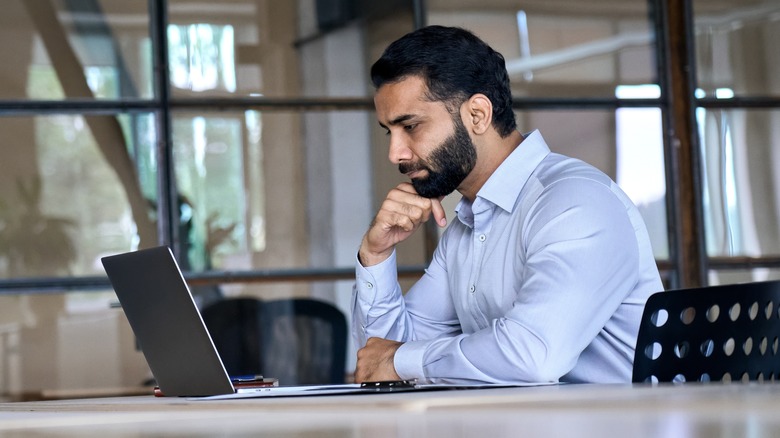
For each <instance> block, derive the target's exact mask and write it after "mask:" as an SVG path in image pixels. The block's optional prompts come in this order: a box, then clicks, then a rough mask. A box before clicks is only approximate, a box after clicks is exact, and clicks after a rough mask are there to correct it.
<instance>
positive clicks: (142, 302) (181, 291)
mask: <svg viewBox="0 0 780 438" xmlns="http://www.w3.org/2000/svg"><path fill="white" fill-rule="evenodd" d="M101 260H102V262H103V267H104V268H105V270H106V273H107V274H108V278H109V280H110V281H111V284H112V286H113V287H114V291H115V292H116V295H117V298H119V302H120V303H121V305H122V309H123V310H124V312H125V315H126V316H127V320H128V321H129V322H130V327H131V328H132V329H133V333H135V336H136V338H137V340H138V343H139V345H140V347H141V351H142V352H143V354H144V357H145V358H146V361H147V363H148V364H149V368H150V369H151V371H152V374H153V375H154V378H155V380H156V381H157V385H158V387H159V390H158V395H161V394H164V395H166V396H212V395H220V394H232V393H235V392H237V386H239V385H240V386H241V391H242V392H243V391H250V390H251V389H252V388H251V387H252V385H251V384H250V383H251V382H248V381H246V380H245V379H239V378H236V379H231V377H230V376H228V373H227V371H226V370H225V367H224V365H223V364H222V360H221V359H220V357H219V353H218V352H217V349H216V347H215V346H214V343H213V342H212V340H211V336H209V332H208V330H207V329H206V325H205V324H204V323H203V319H202V318H201V316H200V312H199V311H198V308H197V306H196V305H195V301H194V300H193V298H192V294H191V293H190V290H189V288H188V287H187V283H186V282H185V280H184V277H183V276H182V273H181V270H180V269H179V266H178V264H177V263H176V259H175V258H174V257H173V253H171V250H170V249H169V248H168V247H167V246H161V247H156V248H150V249H143V250H140V251H135V252H129V253H125V254H119V255H114V256H108V257H103V258H102V259H101ZM234 383H235V384H234ZM259 386H268V383H262V382H261V383H259ZM160 393H161V394H160Z"/></svg>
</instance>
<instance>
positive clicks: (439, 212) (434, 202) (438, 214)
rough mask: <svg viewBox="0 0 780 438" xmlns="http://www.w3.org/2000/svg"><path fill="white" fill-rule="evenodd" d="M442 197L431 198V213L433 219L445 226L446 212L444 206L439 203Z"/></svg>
mask: <svg viewBox="0 0 780 438" xmlns="http://www.w3.org/2000/svg"><path fill="white" fill-rule="evenodd" d="M442 199H443V197H442V198H438V199H431V212H432V213H433V219H434V220H436V223H437V224H439V226H440V227H442V228H443V227H446V226H447V213H446V212H445V211H444V207H443V206H442V205H441V200H442Z"/></svg>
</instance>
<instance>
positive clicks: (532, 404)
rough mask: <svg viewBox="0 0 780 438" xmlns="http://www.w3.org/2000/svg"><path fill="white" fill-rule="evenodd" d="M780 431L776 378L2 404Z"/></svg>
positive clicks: (12, 415)
mask: <svg viewBox="0 0 780 438" xmlns="http://www.w3.org/2000/svg"><path fill="white" fill-rule="evenodd" d="M51 435H56V436H64V437H71V436H72V437H77V436H78V437H93V436H94V437H98V436H99V437H104V436H111V437H138V436H150V435H154V436H181V437H213V436H220V437H234V436H272V437H298V438H301V437H312V438H315V437H316V438H321V437H325V438H330V437H333V438H335V437H351V438H363V437H365V438H373V437H381V438H391V437H398V438H407V437H409V438H412V437H414V438H416V437H445V438H462V437H491V438H493V437H536V436H538V437H557V436H578V437H580V436H598V437H632V438H634V437H664V438H666V437H690V436H699V437H707V436H713V437H728V436H750V437H776V436H780V384H778V383H765V384H737V383H733V384H730V385H720V384H710V385H700V384H687V385H679V386H672V385H660V386H644V385H561V386H540V387H524V388H491V389H479V390H460V391H454V390H450V391H435V392H415V393H389V394H388V393H385V394H368V395H339V396H317V397H305V398H301V397H293V398H275V399H241V400H223V401H191V400H187V399H179V398H154V397H151V396H140V397H137V396H136V397H124V398H100V399H83V400H59V401H41V402H19V403H2V404H0V437H6V436H14V437H18V436H51Z"/></svg>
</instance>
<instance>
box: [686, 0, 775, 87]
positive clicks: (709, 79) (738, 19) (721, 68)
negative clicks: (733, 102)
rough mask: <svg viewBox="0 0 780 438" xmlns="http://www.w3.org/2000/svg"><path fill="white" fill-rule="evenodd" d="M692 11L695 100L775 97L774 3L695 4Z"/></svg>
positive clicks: (704, 1) (736, 0) (738, 0)
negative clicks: (694, 51) (694, 42)
mask: <svg viewBox="0 0 780 438" xmlns="http://www.w3.org/2000/svg"><path fill="white" fill-rule="evenodd" d="M693 7H694V17H695V20H694V26H695V29H694V31H695V36H696V76H697V83H698V87H699V89H700V90H699V93H700V94H701V97H705V96H706V97H714V98H718V99H728V98H732V97H741V96H775V97H776V96H780V79H778V75H777V68H778V64H779V63H780V54H778V50H777V41H778V40H780V3H778V2H777V1H773V0H728V1H718V2H712V1H708V0H696V1H694V2H693Z"/></svg>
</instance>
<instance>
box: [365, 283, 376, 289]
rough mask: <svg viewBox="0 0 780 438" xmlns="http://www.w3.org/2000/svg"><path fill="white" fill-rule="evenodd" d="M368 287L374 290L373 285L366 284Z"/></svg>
mask: <svg viewBox="0 0 780 438" xmlns="http://www.w3.org/2000/svg"><path fill="white" fill-rule="evenodd" d="M366 287H367V288H369V289H373V287H374V285H373V284H371V283H366Z"/></svg>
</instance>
